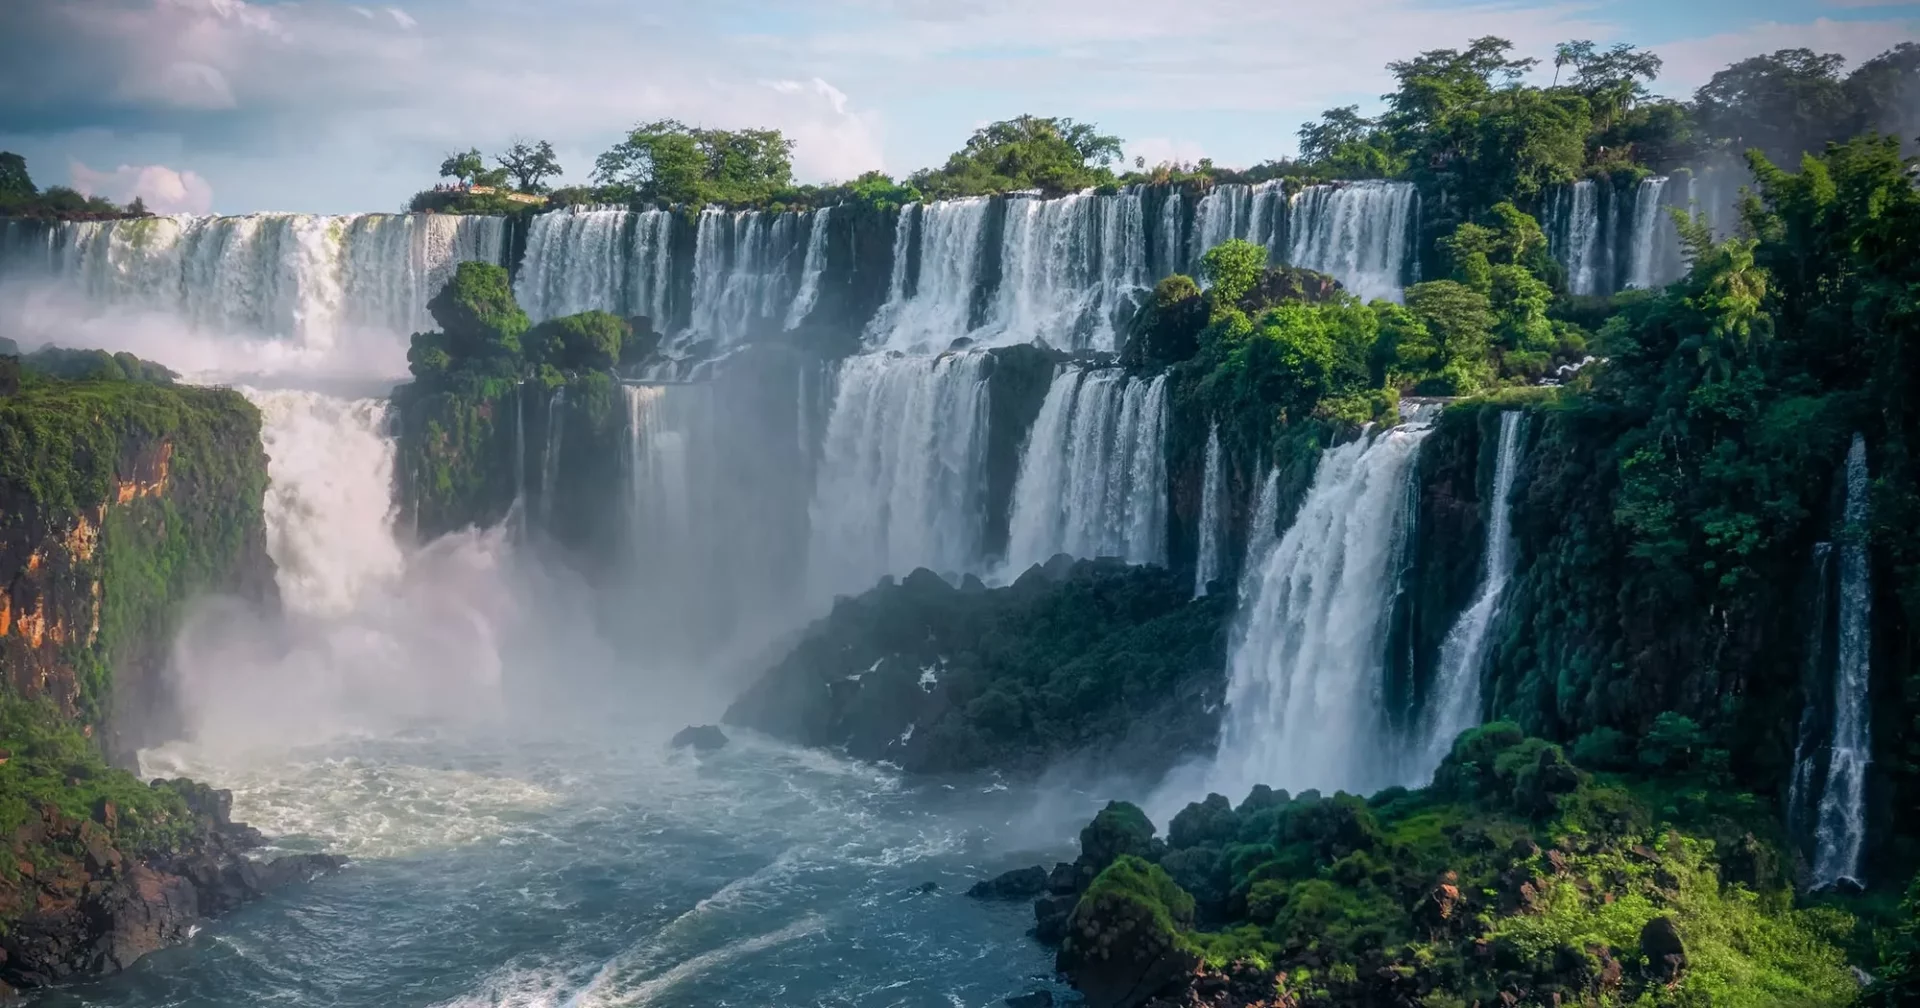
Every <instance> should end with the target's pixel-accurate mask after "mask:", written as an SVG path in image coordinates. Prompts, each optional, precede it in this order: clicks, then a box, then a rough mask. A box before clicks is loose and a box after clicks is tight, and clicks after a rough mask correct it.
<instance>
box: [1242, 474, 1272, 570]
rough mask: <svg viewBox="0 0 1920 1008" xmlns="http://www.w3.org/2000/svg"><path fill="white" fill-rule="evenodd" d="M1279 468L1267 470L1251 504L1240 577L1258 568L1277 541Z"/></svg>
mask: <svg viewBox="0 0 1920 1008" xmlns="http://www.w3.org/2000/svg"><path fill="white" fill-rule="evenodd" d="M1279 523H1280V468H1279V467H1278V466H1274V467H1272V468H1269V469H1268V470H1267V478H1266V479H1264V480H1262V481H1260V496H1259V497H1258V498H1257V499H1255V501H1254V503H1253V520H1252V521H1251V522H1249V523H1248V525H1247V559H1246V562H1245V563H1244V564H1243V565H1242V566H1241V569H1240V577H1241V580H1243V581H1244V580H1245V579H1246V577H1247V575H1248V574H1250V573H1252V572H1253V571H1255V570H1258V569H1259V568H1260V564H1261V562H1262V561H1264V560H1265V559H1266V558H1267V551H1268V550H1270V549H1272V548H1273V544H1274V543H1276V542H1278V541H1279V538H1280V530H1279V529H1278V528H1276V526H1277V525H1278V524H1279Z"/></svg>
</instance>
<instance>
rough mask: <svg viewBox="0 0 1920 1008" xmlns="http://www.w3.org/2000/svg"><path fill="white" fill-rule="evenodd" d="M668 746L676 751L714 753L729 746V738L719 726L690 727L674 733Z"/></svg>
mask: <svg viewBox="0 0 1920 1008" xmlns="http://www.w3.org/2000/svg"><path fill="white" fill-rule="evenodd" d="M667 744H668V745H670V746H672V747H673V748H675V749H688V748H691V749H693V750H694V751H695V752H712V751H714V750H715V749H718V748H720V747H722V746H724V745H726V744H727V736H726V734H725V733H724V732H722V731H721V730H720V727H719V726H718V725H710V724H709V725H688V726H687V727H685V728H682V729H680V730H679V731H677V732H674V733H673V738H672V739H671V740H670V741H669V742H668V743H667Z"/></svg>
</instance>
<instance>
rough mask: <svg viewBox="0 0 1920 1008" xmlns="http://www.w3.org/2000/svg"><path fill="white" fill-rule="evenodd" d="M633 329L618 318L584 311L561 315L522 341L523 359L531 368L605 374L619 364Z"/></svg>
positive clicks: (530, 333)
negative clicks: (524, 357)
mask: <svg viewBox="0 0 1920 1008" xmlns="http://www.w3.org/2000/svg"><path fill="white" fill-rule="evenodd" d="M632 332H633V327H632V326H631V325H630V324H628V322H627V320H625V319H623V318H621V317H619V316H618V315H611V314H608V313H607V312H603V311H585V312H581V313H579V314H577V315H563V316H561V317H560V318H554V319H548V320H547V321H545V322H542V323H540V324H539V325H537V326H534V327H533V329H532V330H531V331H530V332H528V333H527V335H526V338H525V339H524V340H522V343H523V344H524V346H525V352H526V358H527V361H528V362H529V363H532V364H534V365H540V364H551V365H553V366H554V367H556V368H559V369H561V370H562V371H608V370H612V368H613V366H614V365H615V364H617V363H619V361H620V351H621V348H622V346H623V345H624V344H625V343H626V340H627V337H628V336H629V335H631V334H632Z"/></svg>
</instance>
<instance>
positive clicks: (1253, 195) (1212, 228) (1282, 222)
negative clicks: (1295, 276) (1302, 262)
mask: <svg viewBox="0 0 1920 1008" xmlns="http://www.w3.org/2000/svg"><path fill="white" fill-rule="evenodd" d="M1285 195H1286V194H1285V191H1284V189H1282V187H1281V183H1279V182H1278V181H1273V182H1260V183H1257V184H1253V185H1247V184H1244V183H1231V182H1228V183H1221V184H1219V185H1216V186H1214V187H1213V188H1212V189H1210V190H1208V191H1207V194H1206V195H1205V196H1202V197H1201V198H1200V202H1199V204H1198V205H1197V206H1195V207H1194V211H1193V251H1192V255H1190V256H1189V257H1188V259H1189V261H1190V262H1192V263H1194V264H1196V266H1197V264H1198V263H1199V262H1200V257H1202V256H1204V255H1206V254H1207V250H1208V249H1211V248H1213V247H1214V246H1216V245H1220V244H1223V243H1225V242H1228V241H1232V240H1233V239H1236V238H1238V239H1241V240H1243V241H1250V242H1252V243H1254V244H1255V245H1259V246H1261V247H1262V248H1265V249H1266V250H1267V251H1268V253H1269V254H1270V255H1273V256H1279V255H1281V254H1284V253H1285V252H1286V250H1285V249H1284V248H1281V247H1280V240H1281V238H1282V236H1283V235H1284V234H1285V232H1286V219H1285V217H1284V216H1283V214H1284V212H1285V210H1286V208H1285V206H1284V203H1283V201H1284V200H1285Z"/></svg>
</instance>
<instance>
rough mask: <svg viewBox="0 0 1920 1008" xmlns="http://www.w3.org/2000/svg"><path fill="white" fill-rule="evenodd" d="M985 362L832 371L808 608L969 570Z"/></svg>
mask: <svg viewBox="0 0 1920 1008" xmlns="http://www.w3.org/2000/svg"><path fill="white" fill-rule="evenodd" d="M985 363H986V355H985V354H983V353H953V354H942V355H940V356H937V357H915V356H897V355H892V354H867V355H862V356H858V357H851V358H848V359H847V360H846V361H845V362H844V363H842V364H841V366H840V374H839V384H838V388H837V389H836V391H835V394H834V400H833V407H832V410H831V412H830V413H829V414H828V417H827V426H826V432H825V435H824V438H823V441H822V445H821V458H820V470H819V476H818V482H817V484H816V489H815V492H814V497H813V503H812V506H811V507H810V508H809V515H810V519H811V528H812V549H811V559H810V561H809V570H810V572H811V577H812V581H813V584H814V587H815V591H816V597H819V598H822V599H824V598H828V597H831V596H832V595H833V594H836V593H846V592H858V591H864V590H866V589H867V588H869V587H871V586H872V585H873V583H874V581H875V580H876V579H877V578H879V577H880V576H881V575H883V574H890V575H895V576H899V575H904V574H906V573H908V572H910V571H912V570H913V569H914V568H916V567H929V568H932V569H933V570H935V571H939V572H941V573H949V572H960V571H972V570H977V569H978V567H979V565H980V562H981V559H982V557H981V552H982V541H983V539H984V536H985V526H986V506H985V493H984V489H985V486H986V475H985V465H986V447H987V395H986V380H985Z"/></svg>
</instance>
